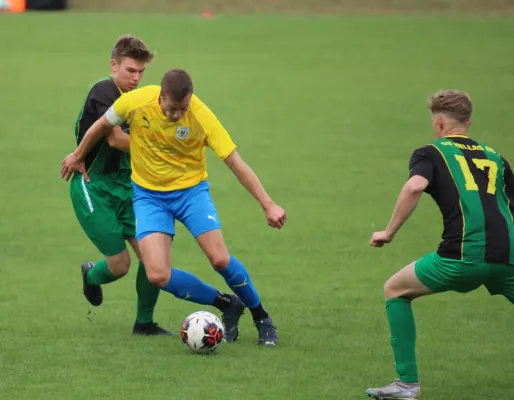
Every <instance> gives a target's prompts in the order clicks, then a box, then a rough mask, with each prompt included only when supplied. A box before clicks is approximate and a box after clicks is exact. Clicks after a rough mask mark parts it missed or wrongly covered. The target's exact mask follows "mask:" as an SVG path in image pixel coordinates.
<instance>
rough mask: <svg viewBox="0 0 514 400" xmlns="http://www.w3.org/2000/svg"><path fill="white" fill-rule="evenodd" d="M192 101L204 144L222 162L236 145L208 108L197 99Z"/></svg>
mask: <svg viewBox="0 0 514 400" xmlns="http://www.w3.org/2000/svg"><path fill="white" fill-rule="evenodd" d="M194 100H195V103H196V104H195V111H196V112H195V114H196V118H197V120H198V122H199V123H200V125H201V126H202V129H203V130H204V132H205V136H206V142H207V143H206V144H207V146H208V147H210V148H211V149H212V150H213V151H214V152H215V153H216V155H217V156H218V157H219V158H220V159H221V160H224V159H225V158H227V157H228V156H229V155H230V154H231V153H232V152H233V151H234V150H235V149H236V145H235V144H234V142H233V141H232V138H231V137H230V135H229V134H228V132H227V130H226V129H225V128H224V127H223V125H221V122H220V121H218V119H217V118H216V116H215V115H214V113H213V112H212V111H211V110H210V109H209V107H207V106H206V105H205V104H204V103H202V101H201V100H200V99H198V98H197V97H195V99H194Z"/></svg>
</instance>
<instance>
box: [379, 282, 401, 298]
mask: <svg viewBox="0 0 514 400" xmlns="http://www.w3.org/2000/svg"><path fill="white" fill-rule="evenodd" d="M384 295H385V298H386V300H388V299H392V298H396V297H402V296H403V295H404V291H402V289H401V288H400V287H398V285H397V284H396V282H395V280H394V279H393V278H389V279H388V280H387V281H386V283H384Z"/></svg>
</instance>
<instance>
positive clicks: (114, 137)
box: [106, 126, 130, 153]
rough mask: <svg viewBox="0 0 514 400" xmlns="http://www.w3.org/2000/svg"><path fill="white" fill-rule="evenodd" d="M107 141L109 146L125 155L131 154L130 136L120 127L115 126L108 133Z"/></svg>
mask: <svg viewBox="0 0 514 400" xmlns="http://www.w3.org/2000/svg"><path fill="white" fill-rule="evenodd" d="M106 140H107V143H108V144H109V146H111V147H113V148H115V149H117V150H120V151H124V152H125V153H129V152H130V136H129V135H127V134H126V133H125V132H123V130H122V129H121V128H120V127H119V126H115V127H114V128H112V130H111V131H109V132H108V133H107V136H106Z"/></svg>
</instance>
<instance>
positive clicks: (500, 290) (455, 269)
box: [414, 253, 514, 303]
mask: <svg viewBox="0 0 514 400" xmlns="http://www.w3.org/2000/svg"><path fill="white" fill-rule="evenodd" d="M414 270H415V272H416V276H417V277H418V279H419V280H420V281H421V283H423V284H424V285H425V286H426V287H427V288H429V289H430V290H431V291H432V292H435V293H437V292H445V291H449V290H453V291H456V292H459V293H467V292H471V291H472V290H475V289H478V288H479V287H480V286H482V285H484V286H485V287H486V288H487V290H488V291H489V293H491V295H495V294H501V295H504V296H505V297H506V298H507V299H508V300H509V301H510V302H511V303H514V265H506V264H488V263H486V262H481V261H474V260H453V259H450V258H443V257H440V256H439V255H437V253H430V254H427V255H426V256H425V257H422V258H420V259H419V260H418V261H416V265H415V267H414Z"/></svg>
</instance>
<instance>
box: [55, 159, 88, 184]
mask: <svg viewBox="0 0 514 400" xmlns="http://www.w3.org/2000/svg"><path fill="white" fill-rule="evenodd" d="M77 171H78V172H80V173H81V174H82V176H83V177H84V179H85V181H86V182H89V176H88V174H87V171H86V163H85V162H84V160H82V159H80V158H79V157H78V156H77V155H76V154H75V153H71V154H69V155H68V156H67V157H66V158H65V159H64V160H63V161H62V166H61V178H63V179H65V180H66V182H67V181H68V180H69V179H70V177H71V176H72V175H73V173H74V172H77Z"/></svg>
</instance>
